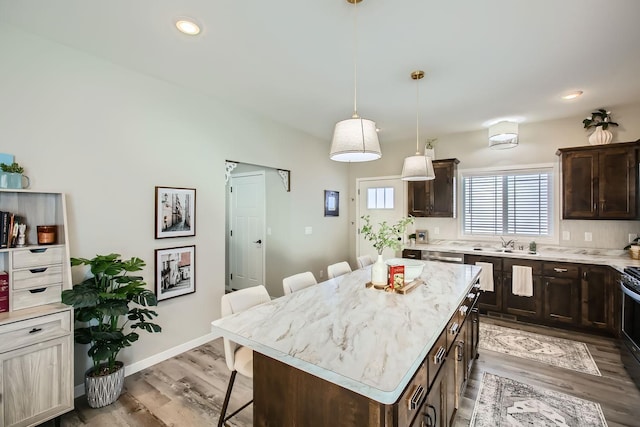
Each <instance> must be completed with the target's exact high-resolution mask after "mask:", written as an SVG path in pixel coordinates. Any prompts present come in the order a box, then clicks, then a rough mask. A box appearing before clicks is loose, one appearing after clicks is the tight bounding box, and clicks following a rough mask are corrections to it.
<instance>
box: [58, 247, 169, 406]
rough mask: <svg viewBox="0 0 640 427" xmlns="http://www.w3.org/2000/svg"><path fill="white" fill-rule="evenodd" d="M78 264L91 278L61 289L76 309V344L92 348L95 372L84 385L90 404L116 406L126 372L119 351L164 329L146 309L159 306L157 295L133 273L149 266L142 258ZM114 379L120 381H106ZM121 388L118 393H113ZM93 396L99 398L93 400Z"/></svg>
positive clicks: (79, 261) (73, 261) (104, 257)
mask: <svg viewBox="0 0 640 427" xmlns="http://www.w3.org/2000/svg"><path fill="white" fill-rule="evenodd" d="M79 265H86V266H89V267H90V271H91V276H90V277H87V278H85V279H84V280H83V281H82V282H80V283H78V284H75V285H74V286H73V288H72V289H69V290H65V291H63V292H62V302H63V303H65V304H67V305H71V306H73V308H74V309H75V320H76V329H75V341H76V342H77V343H79V344H88V345H89V350H88V352H87V354H88V355H89V357H90V358H91V359H92V360H93V368H91V369H89V370H88V371H87V374H86V376H85V387H86V388H87V390H86V392H87V399H88V400H89V405H90V406H92V407H94V408H97V407H101V406H106V405H108V404H110V403H113V402H114V401H115V400H116V399H117V398H118V396H119V395H120V391H121V390H122V384H123V381H124V369H122V368H123V364H122V363H121V362H118V361H117V357H118V353H119V352H120V350H122V349H123V348H125V347H129V346H131V344H132V343H133V342H135V341H137V340H138V338H139V335H138V334H137V333H136V332H135V331H136V330H144V331H147V332H150V333H153V332H160V331H162V328H161V327H160V326H159V325H157V324H155V323H152V322H151V320H152V319H153V318H154V317H156V316H157V315H158V314H157V313H156V312H155V311H153V310H150V309H148V308H146V307H150V306H155V305H157V304H158V301H157V299H156V296H155V294H154V293H153V292H151V291H150V290H148V289H146V283H145V282H144V280H143V278H142V277H141V276H135V275H129V273H133V272H137V271H141V270H142V268H143V267H144V266H145V265H146V264H145V262H144V261H143V260H141V259H140V258H136V257H133V258H131V259H129V260H121V259H120V254H109V255H96V256H95V257H94V258H91V259H86V258H71V266H79ZM113 375H117V376H118V380H114V379H107V378H106V377H110V376H113ZM116 383H119V384H116ZM114 384H116V387H114ZM118 386H119V390H114V388H117V387H118ZM105 387H106V388H107V390H105V389H104V388H105ZM94 393H97V394H98V395H97V396H92V394H94ZM113 395H115V397H114V396H113Z"/></svg>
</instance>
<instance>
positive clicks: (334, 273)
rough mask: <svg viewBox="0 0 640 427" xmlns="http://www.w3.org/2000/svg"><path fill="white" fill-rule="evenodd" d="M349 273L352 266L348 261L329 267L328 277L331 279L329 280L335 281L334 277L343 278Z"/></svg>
mask: <svg viewBox="0 0 640 427" xmlns="http://www.w3.org/2000/svg"><path fill="white" fill-rule="evenodd" d="M347 273H351V266H350V265H349V263H348V262H347V261H342V262H337V263H335V264H331V265H330V266H328V267H327V277H329V279H333V278H334V277H338V276H342V275H343V274H347Z"/></svg>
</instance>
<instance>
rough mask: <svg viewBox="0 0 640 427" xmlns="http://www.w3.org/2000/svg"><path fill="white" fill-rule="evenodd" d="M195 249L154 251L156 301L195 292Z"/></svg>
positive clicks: (191, 247)
mask: <svg viewBox="0 0 640 427" xmlns="http://www.w3.org/2000/svg"><path fill="white" fill-rule="evenodd" d="M195 261H196V247H195V245H194V246H182V247H178V248H168V249H156V297H157V298H158V301H162V300H165V299H169V298H174V297H179V296H181V295H186V294H192V293H194V292H195V291H196V276H195Z"/></svg>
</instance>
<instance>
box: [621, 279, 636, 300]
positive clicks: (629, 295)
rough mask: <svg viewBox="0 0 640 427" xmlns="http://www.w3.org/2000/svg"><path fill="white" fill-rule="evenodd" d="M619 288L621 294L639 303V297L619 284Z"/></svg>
mask: <svg viewBox="0 0 640 427" xmlns="http://www.w3.org/2000/svg"><path fill="white" fill-rule="evenodd" d="M620 287H621V288H622V292H624V293H625V295H627V296H628V297H629V298H631V299H632V300H634V301H635V302H638V303H640V295H638V294H637V293H635V292H633V291H632V290H631V289H628V288H627V287H626V286H625V285H624V284H622V283H620Z"/></svg>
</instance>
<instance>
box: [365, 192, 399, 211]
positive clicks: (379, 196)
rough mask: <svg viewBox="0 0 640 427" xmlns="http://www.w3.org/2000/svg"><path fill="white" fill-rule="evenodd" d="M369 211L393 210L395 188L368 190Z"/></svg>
mask: <svg viewBox="0 0 640 427" xmlns="http://www.w3.org/2000/svg"><path fill="white" fill-rule="evenodd" d="M367 209H393V187H382V188H368V189H367Z"/></svg>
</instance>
